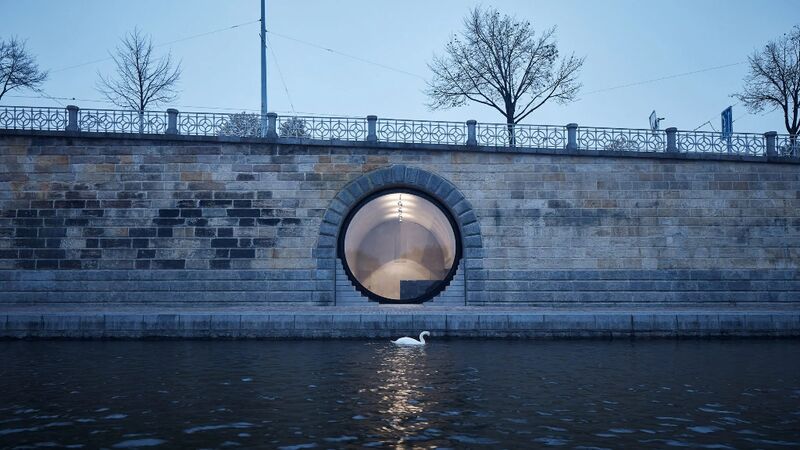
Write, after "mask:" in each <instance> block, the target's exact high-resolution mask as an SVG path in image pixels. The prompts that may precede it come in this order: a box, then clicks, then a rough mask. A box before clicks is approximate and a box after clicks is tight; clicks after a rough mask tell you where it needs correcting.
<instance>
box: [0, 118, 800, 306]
mask: <svg viewBox="0 0 800 450" xmlns="http://www.w3.org/2000/svg"><path fill="white" fill-rule="evenodd" d="M740 159H741V160H735V158H725V157H714V156H710V157H704V155H700V156H692V157H690V156H686V155H664V154H660V155H651V156H647V155H632V156H631V155H621V154H614V153H609V154H602V155H601V154H596V153H590V152H585V153H584V154H581V153H580V152H554V151H551V152H545V151H541V152H538V151H526V152H521V151H520V152H508V151H505V152H499V151H495V150H493V149H486V148H466V147H459V146H410V145H409V146H404V145H398V144H367V143H352V144H344V143H328V144H323V143H319V142H316V143H302V142H297V143H280V144H276V143H268V142H256V141H252V142H248V141H242V142H233V141H224V140H220V139H216V138H203V139H200V138H198V139H193V138H187V137H180V136H178V137H170V138H167V137H143V138H137V137H131V136H101V135H94V136H91V135H77V134H76V135H75V136H71V137H70V136H66V135H59V134H55V133H54V134H48V133H29V134H25V133H19V132H17V133H15V134H11V133H7V134H2V135H0V285H1V286H2V288H1V289H0V305H21V304H27V305H31V304H41V305H46V304H49V305H52V304H87V305H88V304H92V305H105V306H113V305H139V304H151V305H152V304H155V305H191V306H202V305H242V306H252V305H267V306H275V305H292V306H295V305H335V304H336V288H335V284H336V280H335V272H336V264H335V259H334V258H335V254H334V251H335V250H334V249H335V245H334V244H333V243H334V242H335V238H336V233H338V229H337V226H338V224H339V223H340V221H341V217H342V215H343V214H346V211H344V209H345V208H346V207H347V204H346V203H347V202H345V201H343V200H342V201H340V200H334V199H343V198H346V199H348V201H356V200H357V198H351V197H358V196H364V195H367V194H368V193H369V192H370V191H371V190H374V189H376V188H378V187H380V186H388V185H409V186H412V187H417V188H419V189H421V190H425V191H426V192H429V193H431V194H433V195H434V197H437V198H440V199H441V201H442V203H443V204H445V205H447V207H448V208H450V209H451V210H452V211H453V212H454V215H456V216H457V217H458V220H459V226H460V227H461V231H462V238H463V239H464V240H465V260H464V261H463V263H464V264H465V266H464V267H465V280H466V298H465V300H464V302H465V304H466V305H505V306H509V305H564V304H569V305H575V306H580V305H590V304H648V305H663V304H686V305H697V304H708V305H715V304H725V305H730V304H746V303H760V304H764V303H776V304H777V303H783V304H787V303H797V302H798V301H800V165H798V164H793V163H788V162H784V163H780V162H763V161H748V160H746V158H744V159H742V158H740ZM376 171H377V172H376ZM434 179H435V180H436V181H435V183H434V181H433V180H434ZM379 185H380V186H379ZM467 241H468V242H467ZM364 303H365V305H366V304H369V303H370V302H369V301H368V300H366V299H364ZM434 303H435V301H434Z"/></svg>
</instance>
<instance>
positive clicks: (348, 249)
mask: <svg viewBox="0 0 800 450" xmlns="http://www.w3.org/2000/svg"><path fill="white" fill-rule="evenodd" d="M342 230H343V231H342V232H341V233H340V235H339V252H338V253H339V258H340V259H341V260H342V265H343V266H344V269H345V272H346V273H347V276H348V277H349V278H350V281H351V282H352V283H353V285H354V286H355V287H356V288H357V289H358V290H359V291H360V292H361V293H362V294H365V295H367V296H368V297H370V299H372V300H375V301H378V302H381V303H421V302H424V301H427V300H430V299H432V298H434V297H435V296H436V295H437V294H439V293H440V292H442V291H443V290H444V289H445V288H446V287H447V285H448V284H449V283H450V281H451V280H452V279H453V276H454V275H455V272H456V270H457V268H458V263H459V260H460V258H461V242H460V236H459V233H458V227H457V226H456V222H455V221H454V220H453V217H452V215H451V214H450V213H449V212H448V211H447V210H446V209H445V208H444V207H443V206H442V205H441V204H440V203H439V202H438V201H436V200H435V199H434V198H432V197H431V196H429V195H427V194H424V193H422V192H417V191H412V190H406V189H392V190H387V191H381V192H378V193H375V194H373V195H370V196H369V197H367V198H365V199H364V200H362V201H361V202H360V203H359V204H358V205H357V206H356V207H355V208H353V209H352V210H351V211H350V213H349V214H348V216H347V218H346V219H345V222H344V226H343V228H342Z"/></svg>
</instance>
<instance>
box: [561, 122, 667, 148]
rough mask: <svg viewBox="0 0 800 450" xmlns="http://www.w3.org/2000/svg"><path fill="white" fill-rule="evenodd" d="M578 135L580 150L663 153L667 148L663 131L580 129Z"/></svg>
mask: <svg viewBox="0 0 800 450" xmlns="http://www.w3.org/2000/svg"><path fill="white" fill-rule="evenodd" d="M577 133H578V136H577V142H578V149H579V150H598V151H603V150H607V151H618V152H663V151H665V150H666V148H667V139H666V138H667V135H666V133H665V132H664V131H663V130H656V131H653V130H642V129H632V128H600V127H579V128H578V130H577Z"/></svg>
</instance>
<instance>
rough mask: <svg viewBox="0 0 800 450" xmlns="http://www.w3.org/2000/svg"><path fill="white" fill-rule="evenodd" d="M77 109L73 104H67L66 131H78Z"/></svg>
mask: <svg viewBox="0 0 800 450" xmlns="http://www.w3.org/2000/svg"><path fill="white" fill-rule="evenodd" d="M79 109H80V108H78V107H77V106H75V105H67V131H80V129H79V128H78V110H79Z"/></svg>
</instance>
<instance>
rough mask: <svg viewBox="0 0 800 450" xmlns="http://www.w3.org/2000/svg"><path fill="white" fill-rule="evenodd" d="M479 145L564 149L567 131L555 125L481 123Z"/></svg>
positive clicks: (478, 128)
mask: <svg viewBox="0 0 800 450" xmlns="http://www.w3.org/2000/svg"><path fill="white" fill-rule="evenodd" d="M476 137H477V140H478V145H485V146H489V147H522V148H525V147H528V148H564V147H565V146H566V145H567V129H566V127H563V126H554V125H520V124H517V125H508V124H501V123H479V124H477V125H476Z"/></svg>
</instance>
